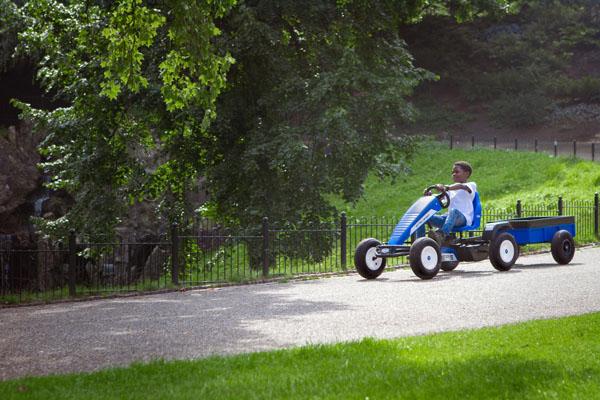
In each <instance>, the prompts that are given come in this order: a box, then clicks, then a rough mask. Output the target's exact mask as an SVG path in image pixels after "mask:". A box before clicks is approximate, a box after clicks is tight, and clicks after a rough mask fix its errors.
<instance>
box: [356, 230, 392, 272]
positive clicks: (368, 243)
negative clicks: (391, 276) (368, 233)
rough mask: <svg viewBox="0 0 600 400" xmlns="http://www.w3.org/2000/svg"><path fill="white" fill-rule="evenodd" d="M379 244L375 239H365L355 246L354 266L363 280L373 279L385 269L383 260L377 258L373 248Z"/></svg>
mask: <svg viewBox="0 0 600 400" xmlns="http://www.w3.org/2000/svg"><path fill="white" fill-rule="evenodd" d="M380 244H381V242H380V241H379V240H377V239H373V238H369V239H365V240H363V241H362V242H360V243H359V244H358V246H356V251H355V252H354V265H355V266H356V271H358V273H359V274H360V276H362V277H363V278H365V279H375V278H377V277H378V276H379V275H381V273H382V272H383V270H384V269H385V258H381V257H377V256H376V253H375V248H376V247H377V246H379V245H380Z"/></svg>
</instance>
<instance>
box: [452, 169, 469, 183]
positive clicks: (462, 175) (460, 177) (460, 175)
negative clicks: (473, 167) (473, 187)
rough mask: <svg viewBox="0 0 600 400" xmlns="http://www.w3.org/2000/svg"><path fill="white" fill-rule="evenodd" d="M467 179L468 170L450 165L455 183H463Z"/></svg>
mask: <svg viewBox="0 0 600 400" xmlns="http://www.w3.org/2000/svg"><path fill="white" fill-rule="evenodd" d="M467 179H469V172H468V171H466V170H464V169H462V168H461V167H459V166H458V165H455V166H454V167H452V180H453V181H454V182H456V183H465V182H466V181H467Z"/></svg>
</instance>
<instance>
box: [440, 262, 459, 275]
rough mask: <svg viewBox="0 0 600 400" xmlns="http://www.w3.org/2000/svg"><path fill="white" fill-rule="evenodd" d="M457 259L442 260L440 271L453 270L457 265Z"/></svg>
mask: <svg viewBox="0 0 600 400" xmlns="http://www.w3.org/2000/svg"><path fill="white" fill-rule="evenodd" d="M458 263H459V262H458V261H444V262H442V266H441V268H442V271H446V272H450V271H454V269H456V267H458Z"/></svg>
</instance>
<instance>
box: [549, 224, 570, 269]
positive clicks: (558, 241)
mask: <svg viewBox="0 0 600 400" xmlns="http://www.w3.org/2000/svg"><path fill="white" fill-rule="evenodd" d="M550 248H551V249H552V257H554V260H555V261H556V262H557V263H559V264H562V265H565V264H568V263H570V262H571V260H572V259H573V256H574V255H575V241H574V240H573V236H571V234H570V233H569V231H565V230H561V231H558V232H556V233H555V234H554V236H552V245H551V246H550Z"/></svg>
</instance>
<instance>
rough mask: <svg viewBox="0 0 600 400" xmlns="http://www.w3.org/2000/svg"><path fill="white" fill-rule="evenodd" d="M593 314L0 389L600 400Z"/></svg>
mask: <svg viewBox="0 0 600 400" xmlns="http://www.w3.org/2000/svg"><path fill="white" fill-rule="evenodd" d="M598 337H600V313H595V314H588V315H584V316H577V317H569V318H563V319H556V320H543V321H533V322H527V323H522V324H516V325H507V326H502V327H497V328H485V329H480V330H467V331H459V332H450V333H442V334H436V335H429V336H417V337H409V338H401V339H394V340H374V339H365V340H362V341H360V342H354V343H340V344H335V345H319V346H309V347H302V348H296V349H291V350H282V351H274V352H264V353H254V354H244V355H239V356H234V357H211V358H207V359H201V360H197V361H176V362H164V361H156V362H153V363H150V364H134V365H132V366H131V367H129V368H121V369H111V370H104V371H101V372H97V373H92V374H77V375H64V376H50V377H41V378H27V379H21V380H15V381H6V382H0V398H2V399H4V400H8V399H273V398H275V399H281V398H286V399H287V398H297V399H317V398H319V399H320V398H331V399H334V398H335V399H366V398H369V399H384V398H407V399H437V398H439V399H447V398H453V399H463V398H503V399H504V398H505V399H524V398H527V399H551V398H563V399H573V398H581V399H592V398H600V341H599V340H598Z"/></svg>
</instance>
